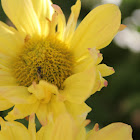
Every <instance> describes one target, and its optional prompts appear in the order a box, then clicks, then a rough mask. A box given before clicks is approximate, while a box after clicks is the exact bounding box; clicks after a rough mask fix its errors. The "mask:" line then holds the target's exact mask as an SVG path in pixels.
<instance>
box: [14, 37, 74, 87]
mask: <svg viewBox="0 0 140 140" xmlns="http://www.w3.org/2000/svg"><path fill="white" fill-rule="evenodd" d="M73 64H74V57H73V55H72V52H71V51H70V50H69V49H68V47H67V45H66V44H65V43H63V42H62V41H60V40H58V39H56V38H54V37H48V38H32V39H29V40H28V41H26V42H25V44H24V46H23V48H22V49H21V52H20V53H19V55H17V56H16V58H14V60H13V61H12V70H13V75H14V76H15V77H16V79H17V83H18V84H19V85H20V86H30V85H31V84H32V82H33V81H35V82H37V83H38V82H39V80H41V79H42V80H46V81H47V82H49V83H52V84H54V85H56V86H57V87H58V88H59V89H62V84H63V82H64V80H65V79H66V78H67V77H69V76H70V75H72V68H73Z"/></svg>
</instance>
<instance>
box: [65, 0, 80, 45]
mask: <svg viewBox="0 0 140 140" xmlns="http://www.w3.org/2000/svg"><path fill="white" fill-rule="evenodd" d="M80 9H81V1H80V0H77V2H76V4H75V5H74V6H72V7H71V15H70V17H69V19H68V23H67V26H66V30H65V36H64V37H65V39H64V40H65V42H67V43H69V42H70V41H71V38H72V36H73V34H74V31H75V28H76V24H77V19H78V17H79V13H80Z"/></svg>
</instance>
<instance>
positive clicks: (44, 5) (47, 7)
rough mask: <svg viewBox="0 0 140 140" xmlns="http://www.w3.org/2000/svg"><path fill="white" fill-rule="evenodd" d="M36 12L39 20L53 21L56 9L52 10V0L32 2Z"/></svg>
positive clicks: (34, 0)
mask: <svg viewBox="0 0 140 140" xmlns="http://www.w3.org/2000/svg"><path fill="white" fill-rule="evenodd" d="M32 3H33V7H34V10H35V12H36V14H37V16H38V18H39V19H41V18H48V19H49V20H51V19H52V15H53V13H54V9H53V8H52V6H51V5H52V2H51V0H38V1H36V0H32Z"/></svg>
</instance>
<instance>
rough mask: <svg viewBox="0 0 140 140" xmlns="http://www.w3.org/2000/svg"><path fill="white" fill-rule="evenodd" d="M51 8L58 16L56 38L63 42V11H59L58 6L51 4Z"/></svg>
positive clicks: (64, 20) (64, 21)
mask: <svg viewBox="0 0 140 140" xmlns="http://www.w3.org/2000/svg"><path fill="white" fill-rule="evenodd" d="M52 7H53V8H54V10H55V11H56V12H57V14H58V28H57V33H58V38H59V39H61V40H63V39H64V30H65V26H66V19H65V16H64V14H63V11H62V10H61V8H60V7H59V6H58V5H56V4H52Z"/></svg>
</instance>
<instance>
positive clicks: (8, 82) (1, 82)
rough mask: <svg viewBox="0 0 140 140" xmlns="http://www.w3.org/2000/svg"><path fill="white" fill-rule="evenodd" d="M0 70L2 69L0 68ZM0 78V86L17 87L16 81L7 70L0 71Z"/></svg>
mask: <svg viewBox="0 0 140 140" xmlns="http://www.w3.org/2000/svg"><path fill="white" fill-rule="evenodd" d="M0 69H2V67H1V66H0ZM0 77H1V78H0V86H17V83H16V79H15V78H14V77H13V76H12V75H11V73H10V72H8V70H6V71H4V70H0Z"/></svg>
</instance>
